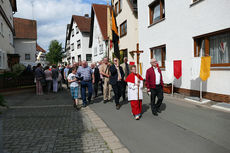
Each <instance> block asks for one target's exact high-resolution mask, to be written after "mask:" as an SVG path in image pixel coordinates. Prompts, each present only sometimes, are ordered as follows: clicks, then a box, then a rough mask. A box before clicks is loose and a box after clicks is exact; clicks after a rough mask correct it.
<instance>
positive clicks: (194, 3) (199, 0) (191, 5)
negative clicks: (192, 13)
mask: <svg viewBox="0 0 230 153" xmlns="http://www.w3.org/2000/svg"><path fill="white" fill-rule="evenodd" d="M201 1H203V0H198V1H196V2H193V3H192V4H190V7H193V6H194V5H196V4H198V3H200V2H201Z"/></svg>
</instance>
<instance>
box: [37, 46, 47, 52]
mask: <svg viewBox="0 0 230 153" xmlns="http://www.w3.org/2000/svg"><path fill="white" fill-rule="evenodd" d="M36 51H37V52H43V53H45V52H46V51H45V50H44V49H43V48H42V47H41V46H39V45H38V44H37V45H36Z"/></svg>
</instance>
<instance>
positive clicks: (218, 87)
mask: <svg viewBox="0 0 230 153" xmlns="http://www.w3.org/2000/svg"><path fill="white" fill-rule="evenodd" d="M152 2H153V0H145V1H138V16H139V19H138V22H139V40H140V48H141V49H143V50H144V53H143V54H142V55H141V59H140V60H141V62H143V65H144V67H143V71H144V76H145V72H146V70H147V69H148V68H149V67H150V57H151V56H150V48H151V47H155V46H159V45H163V44H166V61H168V62H170V61H173V60H182V78H181V79H180V80H176V81H174V83H175V86H176V87H179V88H184V89H190V90H199V82H200V80H199V79H198V80H194V81H193V80H192V79H191V71H190V70H191V59H192V58H193V57H194V42H193V37H194V36H198V35H202V34H206V33H210V32H214V31H218V30H222V29H226V28H230V20H229V19H230V13H229V8H230V3H229V1H228V0H223V1H221V3H220V2H219V1H216V0H202V1H200V2H199V3H197V4H195V5H191V3H192V1H191V0H186V1H172V0H165V20H163V21H162V22H159V23H157V24H155V25H152V26H149V7H148V5H149V4H151V3H152ZM171 65H172V63H171ZM170 69H172V67H171V66H170V64H169V65H166V69H165V70H163V77H164V80H165V81H169V80H167V75H166V72H167V71H168V70H170ZM166 70H167V71H166ZM168 72H169V71H168ZM229 76H230V69H229V67H225V69H223V70H218V71H217V70H214V68H212V70H211V74H210V78H209V79H208V81H207V82H205V83H203V91H206V92H211V93H219V94H224V95H230V79H229V78H230V77H229Z"/></svg>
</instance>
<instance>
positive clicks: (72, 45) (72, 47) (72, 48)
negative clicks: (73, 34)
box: [71, 43, 74, 51]
mask: <svg viewBox="0 0 230 153" xmlns="http://www.w3.org/2000/svg"><path fill="white" fill-rule="evenodd" d="M71 50H72V51H74V43H72V44H71Z"/></svg>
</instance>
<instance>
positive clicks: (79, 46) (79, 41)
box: [77, 40, 81, 49]
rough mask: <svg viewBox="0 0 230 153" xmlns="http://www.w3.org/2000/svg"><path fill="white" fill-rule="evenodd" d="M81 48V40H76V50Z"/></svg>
mask: <svg viewBox="0 0 230 153" xmlns="http://www.w3.org/2000/svg"><path fill="white" fill-rule="evenodd" d="M80 48H81V40H78V41H77V49H80Z"/></svg>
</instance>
